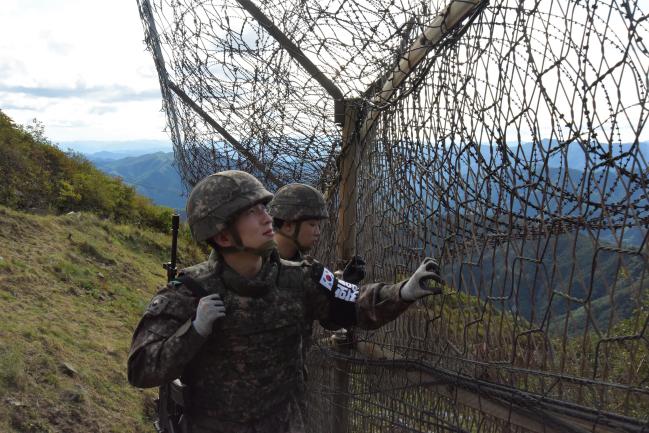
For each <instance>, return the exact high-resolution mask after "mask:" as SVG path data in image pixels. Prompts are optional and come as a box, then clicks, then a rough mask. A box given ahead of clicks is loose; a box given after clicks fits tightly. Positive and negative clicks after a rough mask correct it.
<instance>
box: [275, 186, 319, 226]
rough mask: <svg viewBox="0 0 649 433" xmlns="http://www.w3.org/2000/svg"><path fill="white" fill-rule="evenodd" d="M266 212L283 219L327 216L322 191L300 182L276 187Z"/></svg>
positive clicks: (294, 219) (291, 219) (296, 219)
mask: <svg viewBox="0 0 649 433" xmlns="http://www.w3.org/2000/svg"><path fill="white" fill-rule="evenodd" d="M268 213H270V214H271V215H272V216H273V218H278V219H281V220H284V221H298V220H305V219H324V218H329V213H328V212H327V204H326V203H325V199H324V196H323V195H322V193H321V192H320V191H318V190H317V189H315V188H313V187H312V186H309V185H304V184H302V183H292V184H289V185H285V186H283V187H281V188H280V189H278V190H277V192H276V193H275V197H274V198H273V199H272V200H271V202H270V203H269V204H268Z"/></svg>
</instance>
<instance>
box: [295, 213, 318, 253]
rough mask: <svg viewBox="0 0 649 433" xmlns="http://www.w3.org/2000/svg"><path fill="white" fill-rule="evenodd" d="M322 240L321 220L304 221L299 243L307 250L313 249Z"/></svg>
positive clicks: (301, 226)
mask: <svg viewBox="0 0 649 433" xmlns="http://www.w3.org/2000/svg"><path fill="white" fill-rule="evenodd" d="M318 240H320V220H316V219H311V220H304V221H302V224H301V225H300V233H298V235H297V241H298V243H299V244H300V245H301V246H302V248H305V249H311V248H313V247H314V246H315V244H317V243H318Z"/></svg>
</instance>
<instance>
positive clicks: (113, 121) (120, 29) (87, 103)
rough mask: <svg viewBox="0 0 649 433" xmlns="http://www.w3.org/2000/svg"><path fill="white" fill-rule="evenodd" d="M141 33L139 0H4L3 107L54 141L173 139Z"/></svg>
mask: <svg viewBox="0 0 649 433" xmlns="http://www.w3.org/2000/svg"><path fill="white" fill-rule="evenodd" d="M143 39H144V32H143V28H142V24H141V22H140V16H139V13H138V8H137V2H136V0H111V1H98V0H2V13H0V109H1V110H2V111H3V112H5V114H7V115H8V116H9V117H11V118H12V119H13V120H14V121H15V122H17V123H20V124H29V123H31V121H32V119H34V118H36V119H38V120H39V121H41V122H42V123H43V124H44V126H45V134H46V136H47V137H48V138H49V139H50V140H51V141H53V142H54V143H62V142H78V141H97V140H98V141H125V140H154V141H156V142H160V141H166V142H169V137H168V135H167V134H166V133H165V132H164V128H165V116H164V113H163V112H162V111H161V108H162V99H161V96H160V87H159V84H158V78H157V73H156V70H155V67H154V64H153V59H152V57H151V55H150V54H149V53H148V52H147V51H145V45H144V42H143ZM114 146H115V147H119V144H115V145H114Z"/></svg>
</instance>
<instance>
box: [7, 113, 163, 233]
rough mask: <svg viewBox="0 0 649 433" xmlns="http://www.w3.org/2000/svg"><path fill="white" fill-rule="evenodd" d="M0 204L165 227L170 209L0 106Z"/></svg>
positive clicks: (39, 126) (159, 228) (157, 227)
mask: <svg viewBox="0 0 649 433" xmlns="http://www.w3.org/2000/svg"><path fill="white" fill-rule="evenodd" d="M0 154H2V158H0V173H2V182H1V183H0V204H2V205H5V206H8V207H11V208H13V209H21V210H30V211H32V212H39V213H63V212H69V211H88V212H93V213H95V214H97V215H101V216H104V217H107V218H110V219H112V220H114V221H118V222H123V223H131V224H135V225H139V226H143V227H152V228H154V229H158V230H168V229H169V224H170V217H171V209H169V208H164V207H160V206H154V205H153V203H151V200H150V199H148V198H146V197H143V196H141V195H139V194H137V193H136V192H135V189H134V188H133V187H132V186H129V185H126V184H125V183H124V182H122V181H121V180H120V179H117V178H113V177H112V176H109V175H107V174H104V173H102V172H101V171H99V170H98V169H97V168H95V167H94V166H93V165H92V163H91V162H90V161H88V160H86V159H85V158H84V157H83V156H81V155H79V154H70V153H65V152H63V151H61V150H60V149H59V148H58V147H57V146H55V145H53V144H52V143H51V142H50V141H49V140H48V139H47V138H46V137H45V133H44V127H43V125H41V124H40V123H38V122H35V124H34V125H30V126H26V127H23V126H20V125H16V124H15V123H14V122H13V121H12V120H11V119H10V118H9V117H8V116H7V115H5V114H4V113H3V112H2V111H1V110H0Z"/></svg>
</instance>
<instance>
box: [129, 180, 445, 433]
mask: <svg viewBox="0 0 649 433" xmlns="http://www.w3.org/2000/svg"><path fill="white" fill-rule="evenodd" d="M271 198H272V194H270V193H269V192H268V191H266V189H265V188H264V187H263V185H262V184H261V183H260V182H259V181H258V180H257V179H255V178H254V177H253V176H251V175H249V174H247V173H244V172H241V171H234V170H232V171H224V172H220V173H216V174H213V175H211V176H208V177H207V178H205V179H203V180H201V181H200V182H199V183H198V184H197V185H196V186H195V187H194V189H193V190H192V192H191V194H190V196H189V200H188V203H187V214H188V219H189V225H190V230H191V232H192V235H193V237H194V238H195V239H196V240H197V241H204V242H207V243H209V244H210V245H211V246H212V247H213V251H212V254H210V257H209V259H208V261H206V262H204V263H200V264H198V265H195V266H192V267H190V268H186V269H184V270H183V271H181V272H180V274H179V277H178V279H177V280H176V281H172V282H170V283H169V284H168V285H167V286H166V287H164V288H162V289H161V290H160V291H159V292H158V293H157V294H156V296H155V297H154V298H153V299H152V301H151V302H150V304H149V306H148V307H147V309H146V311H145V313H144V315H143V317H142V319H141V320H140V323H139V324H138V326H137V328H136V330H135V332H134V335H133V340H132V343H131V350H130V353H129V358H128V379H129V382H130V383H131V384H133V385H135V386H138V387H153V386H160V385H162V384H164V383H167V382H170V381H172V380H174V379H176V378H180V379H181V380H182V381H183V383H185V384H186V385H187V389H188V392H187V394H188V398H189V401H190V403H189V405H188V406H187V407H186V408H185V414H186V416H187V421H188V422H187V428H188V429H189V431H191V432H192V433H224V432H228V433H244V432H246V433H251V432H257V433H271V432H272V433H286V432H292V433H293V432H302V431H304V430H303V428H304V427H303V425H304V422H303V419H302V416H301V415H302V411H301V406H300V404H299V402H300V401H301V400H302V398H301V392H302V391H301V390H302V389H303V388H302V381H303V377H302V364H303V359H302V338H303V334H304V331H303V329H304V328H305V327H306V326H307V325H309V324H310V323H311V322H312V321H313V320H320V321H326V322H332V323H335V324H337V325H339V326H352V325H356V326H358V327H361V328H365V329H374V328H377V327H380V326H381V325H383V324H385V323H387V322H389V321H391V320H393V319H394V318H396V317H397V316H398V315H399V314H401V313H402V312H403V311H405V310H406V309H407V308H408V306H409V305H410V304H411V303H412V302H413V301H415V300H416V299H419V298H421V297H424V296H428V295H431V294H435V293H439V286H437V287H430V286H428V285H427V284H425V283H426V281H429V280H434V281H436V282H438V283H441V282H442V281H441V278H440V277H439V267H438V266H437V264H436V263H435V262H434V261H433V260H432V259H425V260H424V262H422V264H421V265H420V266H419V268H418V269H417V270H416V271H415V273H414V274H413V275H412V276H411V277H410V278H409V279H408V280H406V281H403V282H401V283H398V284H384V283H374V284H367V285H364V286H362V287H357V286H355V285H353V284H350V283H348V282H345V281H343V280H338V279H337V278H335V277H334V275H333V273H332V272H330V271H329V270H327V269H326V268H324V267H323V266H322V265H321V264H319V263H318V262H315V261H312V260H305V261H302V262H291V261H286V260H283V259H281V258H280V257H279V255H278V253H277V250H276V249H275V248H274V242H273V235H274V232H273V228H272V218H271V217H270V215H269V214H268V212H267V211H266V208H265V203H267V202H268V201H269V200H270V199H271Z"/></svg>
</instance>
